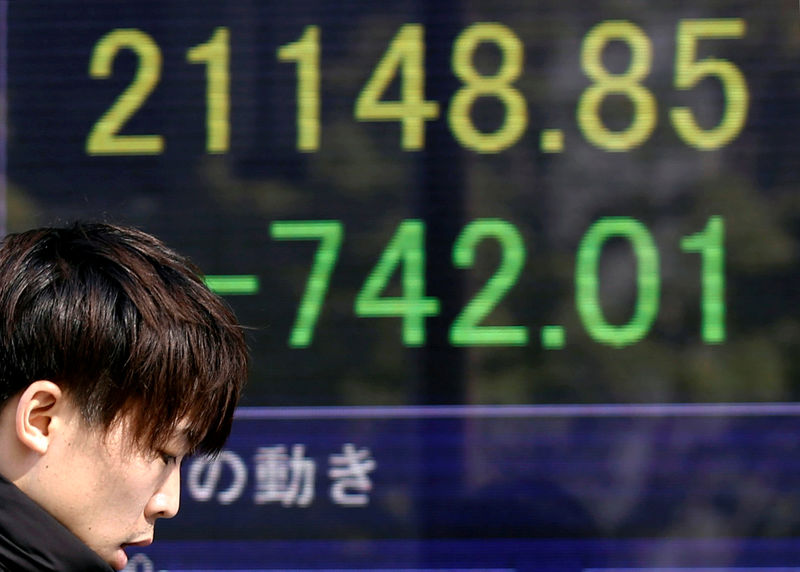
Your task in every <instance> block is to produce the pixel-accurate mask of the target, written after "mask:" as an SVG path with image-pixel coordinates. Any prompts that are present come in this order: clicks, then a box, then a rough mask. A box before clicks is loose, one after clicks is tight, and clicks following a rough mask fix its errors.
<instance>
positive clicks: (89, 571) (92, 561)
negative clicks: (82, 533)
mask: <svg viewBox="0 0 800 572" xmlns="http://www.w3.org/2000/svg"><path fill="white" fill-rule="evenodd" d="M29 570H30V571H31V572H46V571H49V570H52V571H53V572H73V571H74V572H95V571H96V572H110V571H111V570H113V568H111V566H109V565H108V564H106V563H105V562H103V560H102V559H101V558H100V557H99V556H98V555H97V554H95V553H94V552H92V550H91V549H90V548H89V547H88V546H86V545H85V544H84V543H83V542H81V541H80V540H79V539H78V537H76V536H75V535H74V534H72V533H71V532H70V531H69V530H67V529H66V528H65V527H64V526H63V525H62V524H61V523H60V522H58V521H57V520H56V519H54V518H53V517H52V516H50V514H48V513H47V511H45V510H44V509H43V508H42V507H40V506H39V505H38V504H36V503H35V502H34V501H32V500H31V499H30V498H28V497H27V496H26V495H25V494H24V493H23V492H22V491H20V490H19V489H18V488H17V487H16V486H14V485H13V484H12V483H10V482H8V481H7V480H6V479H4V478H3V477H2V476H0V571H3V572H6V571H7V572H27V571H29Z"/></svg>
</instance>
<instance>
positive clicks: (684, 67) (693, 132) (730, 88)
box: [670, 18, 750, 149]
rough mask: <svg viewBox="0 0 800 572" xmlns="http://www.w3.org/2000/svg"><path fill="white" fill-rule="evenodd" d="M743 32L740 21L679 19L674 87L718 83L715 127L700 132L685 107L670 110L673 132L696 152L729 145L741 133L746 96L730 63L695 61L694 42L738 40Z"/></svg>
mask: <svg viewBox="0 0 800 572" xmlns="http://www.w3.org/2000/svg"><path fill="white" fill-rule="evenodd" d="M744 33H745V23H744V20H742V19H740V18H732V19H726V20H681V22H680V24H678V33H677V49H676V54H675V87H677V88H678V89H691V88H693V87H694V86H695V85H697V84H698V83H699V82H700V80H702V79H703V78H705V77H708V76H716V77H717V78H719V81H720V82H721V83H722V93H723V94H724V96H725V111H724V112H723V114H722V120H721V121H720V122H719V125H717V126H716V127H714V128H713V129H705V130H704V129H701V128H700V127H698V125H697V122H695V120H694V117H693V116H692V112H691V111H690V110H689V108H687V107H676V108H675V109H671V110H670V118H671V119H672V124H673V125H674V126H675V131H677V132H678V135H680V136H681V138H682V139H683V140H684V141H686V143H688V144H689V145H692V146H693V147H696V148H698V149H717V148H719V147H722V146H723V145H725V144H726V143H729V142H730V141H731V140H732V139H733V138H735V137H736V136H737V135H739V133H740V132H741V130H742V128H743V127H744V123H745V120H746V119H747V108H748V105H749V100H750V96H749V93H748V91H747V83H746V82H745V79H744V76H743V75H742V72H741V71H739V69H738V68H737V67H736V66H735V65H733V64H732V63H731V62H729V61H726V60H721V59H718V58H704V59H702V60H696V59H695V58H696V57H697V41H698V40H699V39H700V38H741V37H742V36H744Z"/></svg>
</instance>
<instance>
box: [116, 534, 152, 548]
mask: <svg viewBox="0 0 800 572" xmlns="http://www.w3.org/2000/svg"><path fill="white" fill-rule="evenodd" d="M151 544H153V537H152V536H151V537H149V538H145V539H144V540H137V541H136V542H125V543H124V544H123V545H122V547H123V548H127V547H128V546H150V545H151Z"/></svg>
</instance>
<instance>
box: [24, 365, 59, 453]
mask: <svg viewBox="0 0 800 572" xmlns="http://www.w3.org/2000/svg"><path fill="white" fill-rule="evenodd" d="M64 399H65V397H64V395H63V393H62V391H61V388H60V387H59V386H58V385H56V384H55V383H53V382H52V381H47V380H39V381H34V382H33V383H31V384H30V385H29V386H28V387H27V388H26V389H25V390H24V391H23V392H22V394H21V395H20V398H19V401H18V402H17V414H16V418H15V429H16V433H17V438H18V439H19V441H20V443H21V444H22V445H24V446H26V447H28V448H29V449H31V450H32V451H35V452H37V453H39V454H42V455H43V454H44V453H46V452H47V448H48V447H49V446H50V439H51V436H52V431H53V428H54V425H55V416H56V413H57V412H58V411H59V409H61V408H63V403H64Z"/></svg>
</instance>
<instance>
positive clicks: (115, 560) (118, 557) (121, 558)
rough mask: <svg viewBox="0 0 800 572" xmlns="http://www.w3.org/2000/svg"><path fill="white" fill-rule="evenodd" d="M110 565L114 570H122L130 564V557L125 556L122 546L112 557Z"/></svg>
mask: <svg viewBox="0 0 800 572" xmlns="http://www.w3.org/2000/svg"><path fill="white" fill-rule="evenodd" d="M108 563H109V564H111V566H112V567H113V568H114V570H122V569H123V568H125V566H127V564H128V555H127V554H125V549H124V548H123V547H122V546H120V547H119V548H117V549H116V550H115V551H114V554H112V555H111V558H110V559H109V560H108Z"/></svg>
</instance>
